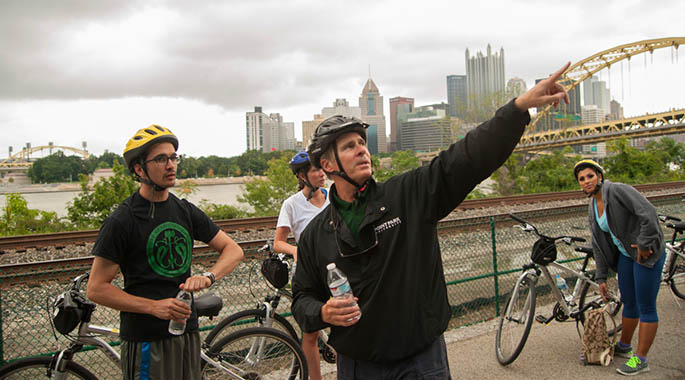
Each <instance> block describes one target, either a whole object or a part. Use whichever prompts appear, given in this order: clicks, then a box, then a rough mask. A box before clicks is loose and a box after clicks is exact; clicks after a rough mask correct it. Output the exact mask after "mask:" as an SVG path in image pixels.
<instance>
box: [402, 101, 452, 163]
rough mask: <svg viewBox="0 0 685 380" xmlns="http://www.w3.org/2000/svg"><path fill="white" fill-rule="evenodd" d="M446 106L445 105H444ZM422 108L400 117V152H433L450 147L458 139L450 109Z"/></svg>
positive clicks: (430, 106)
mask: <svg viewBox="0 0 685 380" xmlns="http://www.w3.org/2000/svg"><path fill="white" fill-rule="evenodd" d="M443 104H444V105H445V103H443ZM445 106H446V107H443V108H442V109H441V108H439V107H434V106H432V105H429V106H421V107H416V108H415V109H414V111H413V112H409V113H402V114H399V115H398V119H399V130H400V136H401V140H400V146H399V149H400V150H413V151H416V152H433V151H436V150H438V149H441V148H444V147H447V146H449V144H451V143H452V142H454V140H455V139H456V136H455V131H454V130H453V129H452V124H453V123H452V121H453V119H452V118H451V117H450V116H449V115H448V114H447V110H448V109H449V107H448V106H447V105H445Z"/></svg>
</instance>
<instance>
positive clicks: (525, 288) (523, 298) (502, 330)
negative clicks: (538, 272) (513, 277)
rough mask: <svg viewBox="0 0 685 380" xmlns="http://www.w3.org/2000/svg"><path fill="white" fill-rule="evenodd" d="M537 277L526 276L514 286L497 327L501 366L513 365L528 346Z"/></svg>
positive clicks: (496, 342) (498, 355) (498, 356)
mask: <svg viewBox="0 0 685 380" xmlns="http://www.w3.org/2000/svg"><path fill="white" fill-rule="evenodd" d="M535 282H536V281H535V277H533V276H532V275H530V274H527V275H526V276H524V277H523V278H522V279H521V281H520V282H518V283H517V284H516V285H514V288H513V289H512V291H511V296H510V297H509V300H507V304H506V306H505V307H504V310H503V311H502V316H501V317H500V320H499V325H498V326H497V338H496V341H495V352H496V353H497V361H498V362H499V364H501V365H507V364H510V363H512V362H513V361H514V360H516V358H517V357H518V356H519V354H520V353H521V351H522V350H523V346H524V345H525V344H526V340H527V339H528V334H530V329H531V327H532V325H533V314H534V313H535Z"/></svg>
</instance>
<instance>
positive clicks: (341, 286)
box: [326, 263, 361, 319]
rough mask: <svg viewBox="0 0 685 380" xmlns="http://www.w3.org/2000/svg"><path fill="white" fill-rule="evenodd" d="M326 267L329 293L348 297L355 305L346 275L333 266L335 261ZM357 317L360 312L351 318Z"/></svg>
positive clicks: (338, 296) (341, 297)
mask: <svg viewBox="0 0 685 380" xmlns="http://www.w3.org/2000/svg"><path fill="white" fill-rule="evenodd" d="M326 269H328V287H329V288H330V289H331V295H333V297H334V298H339V299H349V300H350V304H351V305H354V306H357V301H355V300H354V294H352V287H350V282H349V281H347V276H345V274H344V273H343V272H342V271H341V270H340V269H338V268H337V267H336V266H335V263H330V264H328V265H327V266H326ZM359 318H361V314H360V315H358V316H356V317H354V318H352V319H359Z"/></svg>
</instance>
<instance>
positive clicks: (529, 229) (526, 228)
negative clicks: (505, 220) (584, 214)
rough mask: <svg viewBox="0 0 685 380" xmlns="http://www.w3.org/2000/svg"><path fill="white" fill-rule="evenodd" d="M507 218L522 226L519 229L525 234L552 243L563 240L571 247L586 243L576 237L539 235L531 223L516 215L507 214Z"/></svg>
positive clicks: (584, 240)
mask: <svg viewBox="0 0 685 380" xmlns="http://www.w3.org/2000/svg"><path fill="white" fill-rule="evenodd" d="M509 217H511V218H512V219H514V220H515V221H517V222H519V223H521V225H522V226H521V228H522V229H523V230H524V231H526V232H535V234H536V235H537V236H538V237H541V238H545V239H549V240H552V241H555V242H556V241H557V240H563V241H564V243H566V244H567V245H572V244H573V243H576V242H579V243H584V242H586V241H587V240H586V239H585V238H582V237H578V236H569V235H561V236H547V235H544V234H541V233H540V231H538V229H537V227H535V226H534V225H533V224H531V223H529V222H527V221H525V220H524V219H522V218H521V217H519V216H517V215H514V214H511V213H510V214H509Z"/></svg>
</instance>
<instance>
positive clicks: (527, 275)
mask: <svg viewBox="0 0 685 380" xmlns="http://www.w3.org/2000/svg"><path fill="white" fill-rule="evenodd" d="M524 269H528V268H525V267H524ZM531 269H532V268H531ZM524 281H532V282H533V284H532V286H533V287H535V284H536V283H537V281H538V276H537V274H536V273H535V272H533V271H526V272H524V273H523V274H522V275H521V276H519V278H518V279H517V280H516V284H514V290H513V291H512V293H511V296H510V297H509V300H510V301H509V302H508V304H507V309H506V310H505V311H504V316H505V318H506V319H507V320H509V321H512V322H516V323H519V324H525V323H526V316H527V314H526V310H528V308H529V307H530V302H531V297H530V296H528V297H526V304H525V306H524V307H523V308H522V309H521V315H511V309H512V308H513V307H514V300H516V299H518V295H519V289H521V288H522V286H523V285H527V284H524Z"/></svg>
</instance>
